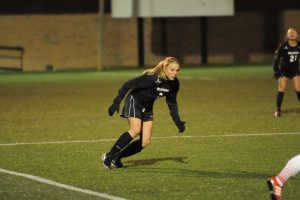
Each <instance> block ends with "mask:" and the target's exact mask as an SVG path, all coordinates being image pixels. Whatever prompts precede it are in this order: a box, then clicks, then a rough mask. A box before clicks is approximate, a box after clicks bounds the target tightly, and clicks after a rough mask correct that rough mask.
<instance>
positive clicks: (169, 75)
mask: <svg viewBox="0 0 300 200" xmlns="http://www.w3.org/2000/svg"><path fill="white" fill-rule="evenodd" d="M179 70H180V66H179V63H178V61H177V59H176V58H173V57H166V58H164V59H163V60H161V61H160V62H159V63H158V64H157V65H156V67H154V68H152V69H149V70H145V71H144V73H143V75H142V76H139V77H137V78H134V79H132V80H129V81H127V82H126V83H124V85H123V86H122V87H121V88H120V89H119V93H118V95H117V97H116V98H115V99H114V101H113V104H112V105H111V106H110V107H109V108H108V114H109V115H110V116H112V115H113V114H114V113H115V112H116V111H117V112H119V105H120V103H121V101H122V100H123V98H124V97H125V95H126V93H127V92H128V91H130V92H129V94H128V95H127V97H126V99H125V104H124V108H123V112H122V114H121V116H122V117H124V118H128V122H129V130H128V131H127V132H125V133H123V134H122V135H121V136H120V137H119V139H118V140H117V141H116V143H115V144H114V145H113V147H112V148H111V150H110V151H109V152H108V153H105V154H103V155H102V157H101V159H102V161H103V165H104V167H105V168H107V169H111V166H112V165H115V166H116V167H117V168H120V167H123V164H122V162H121V159H122V158H124V157H128V156H132V155H134V154H136V153H139V152H140V151H141V150H142V149H143V148H145V147H146V146H148V145H149V144H150V141H151V134H152V126H153V104H154V101H155V100H156V99H158V98H160V97H164V96H166V101H167V104H168V107H169V110H170V114H171V116H172V119H173V121H174V122H175V124H176V126H177V128H178V129H179V132H184V130H185V125H184V124H185V122H183V121H181V120H180V117H179V113H178V107H177V100H176V97H177V92H178V90H179V81H178V79H177V76H178V73H179ZM138 135H140V138H139V139H138V140H135V141H133V142H131V141H132V140H133V138H135V137H137V136H138Z"/></svg>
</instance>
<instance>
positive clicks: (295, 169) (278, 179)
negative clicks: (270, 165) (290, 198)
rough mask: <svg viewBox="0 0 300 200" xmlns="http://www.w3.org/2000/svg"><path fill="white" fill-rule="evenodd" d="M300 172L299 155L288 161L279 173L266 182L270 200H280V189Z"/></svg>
mask: <svg viewBox="0 0 300 200" xmlns="http://www.w3.org/2000/svg"><path fill="white" fill-rule="evenodd" d="M299 172H300V154H299V155H297V156H295V157H293V158H292V159H290V160H289V161H288V162H287V164H286V166H285V167H284V168H283V169H282V170H281V172H280V173H279V174H278V175H277V176H274V177H272V178H270V179H269V180H268V182H267V183H268V187H269V190H270V192H271V199H272V200H282V195H281V192H282V188H283V186H284V184H285V183H286V182H287V181H288V180H289V179H290V178H291V177H292V176H295V175H296V174H298V173H299Z"/></svg>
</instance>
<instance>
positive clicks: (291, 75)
mask: <svg viewBox="0 0 300 200" xmlns="http://www.w3.org/2000/svg"><path fill="white" fill-rule="evenodd" d="M281 76H284V77H287V78H289V79H292V78H294V77H295V76H300V72H299V71H298V70H295V71H289V70H284V71H282V72H281Z"/></svg>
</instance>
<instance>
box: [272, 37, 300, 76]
mask: <svg viewBox="0 0 300 200" xmlns="http://www.w3.org/2000/svg"><path fill="white" fill-rule="evenodd" d="M299 55H300V42H297V45H296V46H295V47H291V46H290V45H289V43H288V42H287V41H286V42H284V43H282V44H280V45H279V46H278V48H277V50H276V52H275V58H274V64H273V69H274V71H275V72H278V71H279V69H280V70H281V71H299Z"/></svg>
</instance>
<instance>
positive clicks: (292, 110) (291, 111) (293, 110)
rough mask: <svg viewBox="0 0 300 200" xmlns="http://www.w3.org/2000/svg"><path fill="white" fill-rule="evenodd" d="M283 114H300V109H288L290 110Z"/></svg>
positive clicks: (284, 111)
mask: <svg viewBox="0 0 300 200" xmlns="http://www.w3.org/2000/svg"><path fill="white" fill-rule="evenodd" d="M282 112H283V113H294V114H300V108H288V109H284V110H283V111H282Z"/></svg>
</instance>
